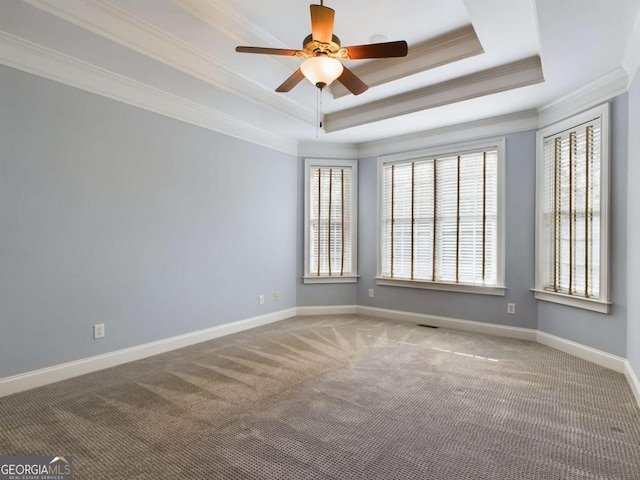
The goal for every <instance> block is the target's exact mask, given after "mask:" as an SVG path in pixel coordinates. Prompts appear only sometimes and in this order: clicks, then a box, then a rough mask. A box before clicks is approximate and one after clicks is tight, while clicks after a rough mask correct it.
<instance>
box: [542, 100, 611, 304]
mask: <svg viewBox="0 0 640 480" xmlns="http://www.w3.org/2000/svg"><path fill="white" fill-rule="evenodd" d="M608 113H609V110H608V105H604V106H602V107H598V108H595V109H592V110H590V111H588V112H585V113H583V114H581V115H578V116H576V117H573V118H571V119H569V120H566V121H564V122H561V123H559V124H556V125H552V126H551V127H547V128H545V129H543V130H541V131H539V132H538V166H537V168H538V174H537V202H538V206H537V230H536V235H537V251H536V254H537V259H536V265H537V271H536V288H535V292H536V298H538V299H541V300H547V301H550V302H556V303H563V304H567V305H571V306H574V307H580V308H585V309H589V310H595V311H598V312H602V313H606V312H608V308H609V303H608V272H607V270H608V268H607V263H608V262H607V239H608V233H607V232H608V226H607V223H608V221H607V218H608V211H607V210H608V171H609V166H608V163H609V156H608Z"/></svg>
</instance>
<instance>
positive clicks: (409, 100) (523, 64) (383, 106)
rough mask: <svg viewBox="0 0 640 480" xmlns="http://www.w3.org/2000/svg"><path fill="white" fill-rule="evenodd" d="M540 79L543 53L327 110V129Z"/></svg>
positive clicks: (336, 128) (503, 89)
mask: <svg viewBox="0 0 640 480" xmlns="http://www.w3.org/2000/svg"><path fill="white" fill-rule="evenodd" d="M540 82H544V76H543V74H542V65H541V62H540V57H538V56H534V57H529V58H526V59H524V60H519V61H516V62H512V63H509V64H506V65H501V66H499V67H495V68H490V69H487V70H483V71H481V72H477V73H472V74H470V75H466V76H464V77H459V78H455V79H452V80H447V81H445V82H441V83H438V84H436V85H431V86H428V87H424V88H419V89H417V90H412V91H410V92H407V93H402V94H400V95H395V96H393V97H389V98H385V99H382V100H377V101H374V102H371V103H368V104H366V105H362V106H360V107H353V108H348V109H345V110H341V111H338V112H334V113H330V114H327V115H325V117H324V126H325V130H326V131H327V132H335V131H339V130H345V129H347V128H352V127H357V126H360V125H365V124H368V123H372V122H377V121H380V120H385V119H387V118H393V117H399V116H402V115H407V114H410V113H414V112H419V111H423V110H428V109H430V108H434V107H440V106H442V105H448V104H451V103H456V102H461V101H463V100H469V99H472V98H477V97H482V96H485V95H491V94H494V93H498V92H504V91H507V90H512V89H514V88H520V87H525V86H528V85H534V84H536V83H540Z"/></svg>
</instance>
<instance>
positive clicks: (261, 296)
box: [258, 295, 264, 305]
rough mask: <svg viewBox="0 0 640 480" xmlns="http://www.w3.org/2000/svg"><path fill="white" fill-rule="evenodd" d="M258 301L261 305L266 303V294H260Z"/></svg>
mask: <svg viewBox="0 0 640 480" xmlns="http://www.w3.org/2000/svg"><path fill="white" fill-rule="evenodd" d="M258 302H259V303H260V305H264V295H258Z"/></svg>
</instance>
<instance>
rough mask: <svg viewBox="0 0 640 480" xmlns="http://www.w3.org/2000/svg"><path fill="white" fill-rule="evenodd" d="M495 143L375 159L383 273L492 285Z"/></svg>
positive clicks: (494, 263) (494, 264)
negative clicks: (379, 172) (403, 159)
mask: <svg viewBox="0 0 640 480" xmlns="http://www.w3.org/2000/svg"><path fill="white" fill-rule="evenodd" d="M497 168H498V152H497V149H490V150H487V151H480V152H473V153H462V154H460V155H451V156H443V157H439V158H430V159H420V160H416V161H414V162H407V163H388V164H385V165H384V166H383V176H384V178H383V217H384V219H383V232H382V243H383V258H382V275H383V276H384V277H387V278H398V279H409V280H424V281H435V282H450V283H465V284H480V285H495V284H496V283H497V267H498V265H497V254H498V252H497V236H498V232H497V221H498V212H497V208H498V182H497Z"/></svg>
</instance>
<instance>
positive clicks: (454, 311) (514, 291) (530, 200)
mask: <svg viewBox="0 0 640 480" xmlns="http://www.w3.org/2000/svg"><path fill="white" fill-rule="evenodd" d="M461 140H462V139H461ZM535 141H536V135H535V132H524V133H517V134H512V135H508V136H507V137H506V162H505V180H506V193H505V195H506V199H505V200H506V202H505V203H506V217H505V226H506V271H505V281H506V286H507V292H506V295H505V296H504V297H497V296H490V295H477V294H469V293H453V292H440V291H434V290H422V289H412V288H401V287H388V286H377V285H376V284H375V276H376V248H377V211H376V209H377V203H376V189H377V180H376V175H377V159H376V158H368V159H365V160H361V161H360V163H359V165H358V170H359V179H358V180H359V184H358V188H359V197H358V204H359V213H358V236H359V249H358V262H359V265H360V274H361V278H360V281H359V282H358V305H366V306H372V307H378V308H387V309H392V310H402V311H408V312H414V313H424V314H431V315H438V316H444V317H452V318H458V319H464V320H476V321H482V322H489V323H498V324H501V325H512V326H518V327H526V328H536V316H537V308H536V302H535V301H534V299H533V296H532V294H531V292H530V289H531V287H532V286H533V281H534V270H533V266H534V241H535V236H534V231H535V230H534V229H535V223H534V211H535V203H534V202H535ZM370 288H373V289H374V298H369V293H368V292H369V289H370ZM508 302H513V303H515V304H516V315H509V314H507V303H508Z"/></svg>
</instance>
